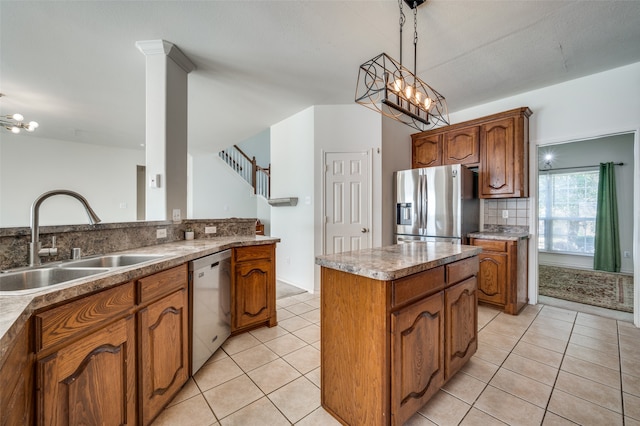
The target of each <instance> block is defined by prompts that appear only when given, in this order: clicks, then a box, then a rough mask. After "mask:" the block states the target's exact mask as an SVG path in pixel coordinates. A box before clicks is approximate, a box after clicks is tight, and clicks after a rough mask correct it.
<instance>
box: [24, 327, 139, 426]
mask: <svg viewBox="0 0 640 426" xmlns="http://www.w3.org/2000/svg"><path fill="white" fill-rule="evenodd" d="M37 376H38V404H39V405H38V423H39V424H45V425H81V424H85V425H90V424H93V425H96V424H102V425H114V426H116V425H135V424H137V423H136V369H135V322H134V318H133V316H129V317H127V318H123V319H121V320H118V321H116V322H115V323H113V324H111V325H109V326H107V327H105V328H102V329H100V330H97V331H95V332H94V333H92V334H91V335H90V336H87V337H85V338H83V339H81V340H78V341H76V342H74V343H71V344H69V345H67V346H65V347H63V348H61V349H60V350H58V351H56V352H54V353H53V354H51V355H49V356H47V357H45V358H43V359H41V360H39V361H38V364H37Z"/></svg>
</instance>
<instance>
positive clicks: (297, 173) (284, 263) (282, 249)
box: [271, 107, 315, 292]
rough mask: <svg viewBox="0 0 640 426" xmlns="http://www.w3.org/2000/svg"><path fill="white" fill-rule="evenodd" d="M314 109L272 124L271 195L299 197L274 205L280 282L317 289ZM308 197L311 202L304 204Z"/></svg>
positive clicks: (308, 109)
mask: <svg viewBox="0 0 640 426" xmlns="http://www.w3.org/2000/svg"><path fill="white" fill-rule="evenodd" d="M313 128H314V108H313V107H311V108H307V109H305V110H304V111H301V112H299V113H297V114H295V115H293V116H291V117H289V118H287V119H286V120H283V121H281V122H279V123H276V124H274V125H273V126H272V127H271V165H272V171H271V198H283V197H298V200H299V201H298V205H296V206H286V207H285V206H283V207H272V208H271V235H272V236H275V237H279V238H280V239H281V242H280V243H278V245H277V246H276V247H277V248H276V261H277V263H276V274H277V278H278V280H280V281H284V282H286V283H288V284H291V285H295V286H296V287H300V288H303V289H305V290H307V291H310V292H311V291H313V289H314V279H313V270H314V262H315V258H314V249H313V247H314V217H313V216H314V210H313V209H314V207H313V205H314V203H315V200H314V195H313V194H314V169H313V166H312V165H313V164H314V132H313ZM305 197H309V199H310V204H306V203H305Z"/></svg>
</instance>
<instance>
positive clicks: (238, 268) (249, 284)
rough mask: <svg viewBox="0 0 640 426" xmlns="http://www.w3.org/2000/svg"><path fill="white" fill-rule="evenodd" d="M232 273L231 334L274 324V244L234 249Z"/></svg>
mask: <svg viewBox="0 0 640 426" xmlns="http://www.w3.org/2000/svg"><path fill="white" fill-rule="evenodd" d="M231 270H232V271H233V277H232V282H231V300H232V303H231V333H232V334H237V333H241V332H243V331H246V330H250V329H252V328H256V327H260V326H263V325H268V326H269V327H273V326H275V325H277V319H276V278H275V276H276V274H275V244H265V245H256V246H248V247H237V248H234V249H233V253H232V256H231Z"/></svg>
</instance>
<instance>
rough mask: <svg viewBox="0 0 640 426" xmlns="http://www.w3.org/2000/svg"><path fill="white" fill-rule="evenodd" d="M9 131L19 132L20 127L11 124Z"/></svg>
mask: <svg viewBox="0 0 640 426" xmlns="http://www.w3.org/2000/svg"><path fill="white" fill-rule="evenodd" d="M10 130H11V133H20V127H17V126H13V127H11V129H10Z"/></svg>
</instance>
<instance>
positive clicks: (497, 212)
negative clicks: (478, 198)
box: [484, 198, 530, 226]
mask: <svg viewBox="0 0 640 426" xmlns="http://www.w3.org/2000/svg"><path fill="white" fill-rule="evenodd" d="M529 207H530V201H529V199H528V198H506V199H503V200H484V224H485V225H507V226H528V225H529ZM504 211H506V212H507V218H504V217H503V212H504Z"/></svg>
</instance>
